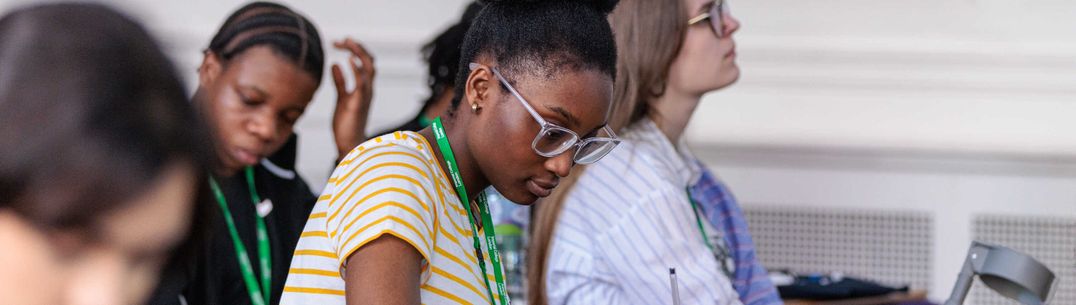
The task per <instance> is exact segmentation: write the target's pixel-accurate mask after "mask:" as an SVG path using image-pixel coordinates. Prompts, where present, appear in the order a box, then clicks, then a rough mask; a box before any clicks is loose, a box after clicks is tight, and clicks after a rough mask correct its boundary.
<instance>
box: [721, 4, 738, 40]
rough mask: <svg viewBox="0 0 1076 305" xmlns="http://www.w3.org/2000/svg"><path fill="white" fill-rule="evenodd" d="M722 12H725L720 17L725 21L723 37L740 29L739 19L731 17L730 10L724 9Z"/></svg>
mask: <svg viewBox="0 0 1076 305" xmlns="http://www.w3.org/2000/svg"><path fill="white" fill-rule="evenodd" d="M723 14H725V16H724V17H723V18H721V21H722V22H724V23H725V24H724V29H725V37H728V36H730V35H732V34H733V33H736V31H739V30H740V20H739V19H736V17H733V16H732V12H729V11H728V9H726V10H725V12H724V13H723Z"/></svg>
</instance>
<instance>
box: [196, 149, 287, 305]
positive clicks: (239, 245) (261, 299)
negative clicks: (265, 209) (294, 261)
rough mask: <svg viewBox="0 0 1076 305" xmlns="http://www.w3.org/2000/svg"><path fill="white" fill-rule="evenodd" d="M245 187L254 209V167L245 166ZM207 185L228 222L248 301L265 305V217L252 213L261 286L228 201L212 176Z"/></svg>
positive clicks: (267, 274) (267, 280)
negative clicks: (255, 224)
mask: <svg viewBox="0 0 1076 305" xmlns="http://www.w3.org/2000/svg"><path fill="white" fill-rule="evenodd" d="M246 175H247V187H248V188H249V189H250V198H251V199H253V201H254V206H255V210H257V205H258V203H259V202H261V199H260V198H259V197H258V191H257V190H256V189H255V188H254V169H253V168H251V167H247V168H246ZM209 185H210V186H211V187H213V195H215V196H216V197H217V203H219V204H220V210H221V211H222V212H223V214H224V222H225V223H227V224H228V232H229V233H231V235H232V243H233V244H235V255H236V256H238V258H239V269H240V270H241V271H242V272H243V281H244V282H246V284H247V291H248V292H249V293H250V302H251V303H253V304H254V305H267V304H268V302H269V285H270V283H272V276H273V274H272V268H271V267H270V261H269V233H268V230H266V229H265V218H263V217H262V216H261V215H260V214H258V213H257V212H256V211H255V213H254V215H255V216H256V218H257V219H258V221H257V222H258V261H259V263H261V264H260V267H261V271H262V274H261V275H262V276H261V279H262V281H261V288H259V287H258V280H256V279H255V277H254V268H253V266H251V264H250V256H247V247H246V246H244V245H243V241H242V240H240V239H239V231H238V230H236V229H235V221H234V220H232V212H231V210H229V209H228V201H227V200H226V199H224V193H223V192H221V191H220V185H217V180H216V179H213V176H209Z"/></svg>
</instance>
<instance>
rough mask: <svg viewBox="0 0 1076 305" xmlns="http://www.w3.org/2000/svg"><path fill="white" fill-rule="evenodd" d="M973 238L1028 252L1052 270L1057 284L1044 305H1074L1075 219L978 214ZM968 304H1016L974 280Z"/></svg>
mask: <svg viewBox="0 0 1076 305" xmlns="http://www.w3.org/2000/svg"><path fill="white" fill-rule="evenodd" d="M972 234H973V236H974V238H975V239H977V240H981V241H984V242H988V243H995V244H999V245H1004V246H1006V247H1009V248H1012V249H1014V250H1017V251H1020V252H1024V253H1027V254H1029V255H1031V256H1033V257H1035V259H1038V260H1039V261H1041V262H1043V263H1044V264H1046V266H1047V267H1049V268H1050V270H1053V271H1054V275H1056V276H1057V278H1058V281H1057V284H1056V286H1054V290H1053V296H1052V297H1051V299H1050V300H1047V304H1058V305H1069V304H1076V219H1072V218H1053V217H1027V216H998V215H980V216H976V217H975V218H974V220H973V222H972ZM968 299H969V300H970V301H971V302H969V304H975V305H1017V304H1019V303H1017V302H1016V301H1013V300H1011V299H1008V298H1005V297H1002V296H1001V295H999V294H997V293H995V292H993V291H991V290H990V288H987V287H986V286H985V285H983V284H982V282H980V281H978V280H976V281H975V284H974V286H972V288H971V293H970V296H969V297H968Z"/></svg>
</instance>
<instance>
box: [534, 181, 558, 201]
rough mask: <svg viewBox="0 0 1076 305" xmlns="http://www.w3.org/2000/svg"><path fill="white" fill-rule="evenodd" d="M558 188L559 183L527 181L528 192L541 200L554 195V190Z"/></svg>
mask: <svg viewBox="0 0 1076 305" xmlns="http://www.w3.org/2000/svg"><path fill="white" fill-rule="evenodd" d="M556 187H557V181H556V180H553V181H542V180H535V179H531V180H527V190H529V191H530V192H531V194H534V196H538V197H539V198H545V197H546V196H549V194H552V193H553V188H556Z"/></svg>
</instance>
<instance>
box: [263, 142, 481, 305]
mask: <svg viewBox="0 0 1076 305" xmlns="http://www.w3.org/2000/svg"><path fill="white" fill-rule="evenodd" d="M432 148H433V147H431V146H430V143H429V142H427V141H426V139H425V138H423V137H422V136H421V135H419V134H418V133H415V132H410V131H404V132H395V133H392V134H387V135H384V136H381V137H378V138H374V139H371V140H370V141H367V142H366V143H363V144H362V145H359V146H358V147H356V148H355V149H354V150H352V151H351V153H349V154H348V155H347V156H346V157H344V161H343V162H341V163H340V165H338V166H337V167H336V170H334V171H333V174H332V177H330V178H329V182H328V184H327V185H326V186H325V190H324V191H323V192H322V194H321V196H320V197H319V198H318V202H317V204H316V205H315V206H314V210H313V211H312V212H311V214H310V219H309V220H307V222H306V227H305V228H304V229H303V233H302V237H301V238H300V239H299V243H298V245H297V246H296V248H295V256H294V257H293V258H292V261H291V268H290V270H289V272H288V279H287V282H286V284H285V287H284V295H283V296H282V297H281V302H280V303H281V304H286V305H301V304H316V305H337V304H339V305H343V304H345V303H346V302H345V298H344V292H345V290H346V286H347V284H350V285H352V286H355V285H362V284H363V283H345V282H344V280H343V274H344V272H343V270H344V268H345V267H346V263H347V258H348V256H350V255H351V254H352V253H354V252H355V251H356V250H358V249H359V248H360V247H362V246H363V245H365V244H366V243H368V242H370V241H373V240H375V239H377V238H378V237H380V236H382V235H384V234H391V235H392V236H395V237H398V238H400V239H402V240H404V241H406V242H408V243H410V244H411V246H413V247H415V249H416V250H418V252H419V253H420V254H422V257H423V265H422V286H421V295H420V297H421V300H422V303H423V304H493V303H492V302H491V300H490V299H489V296H488V294H487V290H486V281H484V280H483V279H482V278H481V276H483V274H482V269H480V268H479V266H478V259H477V258H476V257H475V251H474V243H473V239H472V235H471V233H472V232H471V227H470V222H469V220H468V216H467V211H466V210H464V209H463V205H461V204H460V200H459V197H457V196H456V193H455V191H454V190H453V189H452V188H451V185H452V184H451V182H450V180H448V176H446V175H445V172H444V170H443V169H441V165H440V164H439V163H438V162H437V159H436V158H435V157H434V154H433V152H432V150H431V149H432ZM479 234H482V233H481V232H480V233H479ZM481 240H482V253H486V251H487V248H486V244H485V240H484V238H483V239H481ZM484 261H485V262H486V264H487V266H486V269H487V270H490V271H492V270H493V267H492V266H491V265H490V260H489V259H488V258H487V259H485V260H484ZM484 276H485V277H487V278H489V281H490V283H494V281H493V275H492V273H489V274H485V275H484ZM494 294H495V295H494V298H497V297H499V295H496V289H494Z"/></svg>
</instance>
